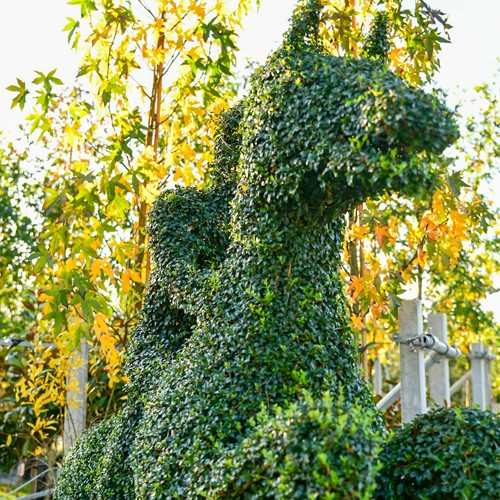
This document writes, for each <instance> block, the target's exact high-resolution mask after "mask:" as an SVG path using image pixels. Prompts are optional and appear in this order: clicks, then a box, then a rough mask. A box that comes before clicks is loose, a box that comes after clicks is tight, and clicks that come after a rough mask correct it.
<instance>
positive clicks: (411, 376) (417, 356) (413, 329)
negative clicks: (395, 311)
mask: <svg viewBox="0 0 500 500" xmlns="http://www.w3.org/2000/svg"><path fill="white" fill-rule="evenodd" d="M423 330H424V329H423V321H422V302H421V301H420V300H419V299H415V300H407V301H404V302H403V303H402V304H401V307H400V308H399V336H398V342H400V344H399V356H400V370H401V420H402V422H403V424H405V423H408V422H411V421H412V420H413V419H414V418H415V417H416V416H417V415H418V414H420V413H425V411H426V406H427V405H426V399H425V365H424V353H423V351H422V349H415V348H414V347H413V346H412V345H411V344H407V343H405V341H407V340H409V339H411V338H414V337H416V336H420V335H423Z"/></svg>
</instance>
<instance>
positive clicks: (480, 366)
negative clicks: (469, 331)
mask: <svg viewBox="0 0 500 500" xmlns="http://www.w3.org/2000/svg"><path fill="white" fill-rule="evenodd" d="M484 356H485V352H484V347H483V344H482V343H481V342H473V343H472V344H471V350H470V354H469V360H470V367H471V370H472V404H473V405H479V408H481V410H486V407H487V403H486V369H485V364H486V363H485V358H484Z"/></svg>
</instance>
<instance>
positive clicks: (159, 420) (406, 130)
mask: <svg viewBox="0 0 500 500" xmlns="http://www.w3.org/2000/svg"><path fill="white" fill-rule="evenodd" d="M321 22H322V2H321V1H319V0H311V1H307V2H303V4H302V5H301V6H300V7H299V8H298V9H297V11H296V13H295V15H294V17H293V19H292V25H291V28H290V30H289V31H288V33H287V34H286V35H285V39H284V42H283V45H282V46H281V48H280V49H278V50H277V51H276V52H275V53H274V54H273V55H272V56H271V57H270V58H269V59H268V61H267V62H266V64H265V65H264V66H263V67H262V68H260V69H259V70H258V71H257V72H256V73H255V75H254V76H253V78H252V83H251V90H250V93H249V95H248V97H247V98H246V99H244V100H243V102H242V104H241V105H240V106H239V107H238V108H237V110H236V111H233V113H231V114H229V115H228V118H226V121H225V123H224V128H223V131H222V133H221V135H220V137H219V141H218V143H217V147H216V160H215V163H214V172H213V174H212V176H211V178H212V181H211V183H209V185H208V186H207V187H205V188H203V189H201V190H197V189H194V188H182V189H177V190H174V191H170V192H167V193H165V194H164V195H162V196H161V197H160V199H159V200H158V202H157V204H156V206H155V209H154V211H153V213H152V216H151V219H152V222H151V232H152V234H151V240H152V243H153V254H154V257H155V262H156V270H155V277H154V278H153V280H152V283H151V285H150V287H149V294H148V299H147V300H146V303H145V307H144V310H143V316H144V317H143V320H142V322H141V325H140V327H139V328H138V329H137V331H136V333H135V337H134V341H133V348H132V354H131V357H130V359H129V367H128V369H129V373H130V376H131V380H132V381H131V389H130V391H131V395H132V397H131V398H130V402H129V406H128V410H127V409H126V410H125V411H124V415H125V416H124V417H123V418H122V420H121V424H120V425H119V426H118V427H117V429H120V431H119V432H118V431H117V432H116V433H115V436H118V437H117V438H116V439H115V446H114V447H113V446H110V445H109V444H108V448H109V450H110V451H109V452H108V454H107V458H106V456H105V458H104V459H102V460H100V461H99V463H100V464H101V465H100V467H101V471H102V470H104V466H103V464H108V467H109V463H111V464H113V463H114V462H113V460H115V462H116V460H117V457H120V460H122V462H123V463H124V464H125V465H122V470H130V472H125V473H124V477H125V478H126V479H124V481H128V483H127V485H128V486H127V488H125V489H122V490H120V493H119V495H118V496H116V492H117V491H118V487H115V486H113V487H112V488H111V490H110V487H109V485H110V484H116V482H115V483H113V481H112V480H110V479H109V474H111V473H109V474H108V476H106V474H104V476H102V474H101V482H100V485H101V486H100V487H101V489H102V491H105V493H103V494H102V496H103V497H106V495H107V496H108V497H109V496H111V497H112V496H113V492H114V494H115V497H114V498H118V497H123V498H133V497H134V496H136V497H140V498H203V497H206V498H215V497H222V496H225V497H226V498H236V497H248V498H280V497H282V498H290V495H292V496H293V495H295V496H297V498H299V497H300V498H304V495H305V496H307V495H312V496H313V497H314V495H316V496H318V495H319V496H324V495H325V494H326V493H332V492H333V493H335V492H336V493H335V494H337V495H341V493H342V492H344V493H345V492H347V491H349V492H350V493H349V494H351V495H358V497H360V498H362V497H363V495H365V494H368V493H367V492H369V491H371V489H372V488H373V484H372V483H373V481H372V479H373V470H374V469H373V467H374V466H373V465H372V466H367V467H364V466H360V467H358V468H356V467H353V468H352V471H354V472H352V474H350V475H349V474H347V473H346V475H345V476H342V474H340V475H339V474H337V476H336V477H334V476H333V474H332V472H331V470H332V467H333V468H335V466H336V464H338V463H346V464H347V463H348V460H347V459H346V460H340V462H339V461H338V458H339V457H338V455H339V454H342V453H343V452H342V450H343V449H344V448H345V449H346V450H347V451H346V453H351V454H353V453H356V450H355V448H356V446H358V445H359V447H360V449H363V450H365V451H364V453H360V454H359V457H360V458H359V460H363V458H362V457H363V456H365V459H364V460H365V461H369V460H371V458H372V455H373V453H371V451H372V452H373V450H375V449H376V446H377V445H376V439H375V438H373V436H372V433H371V430H370V429H369V428H370V426H371V425H373V426H375V427H376V426H377V418H376V416H375V415H374V412H373V408H374V405H373V402H372V398H371V395H370V393H369V390H368V388H367V387H366V385H365V383H364V382H363V379H362V377H361V375H360V371H359V367H358V361H357V352H356V347H355V345H354V343H353V340H352V335H351V332H350V330H349V326H348V320H347V316H346V311H345V298H344V295H345V291H344V286H343V284H342V282H341V279H340V276H339V272H338V269H339V266H340V256H341V243H342V229H343V224H344V214H345V213H346V211H348V210H349V209H350V208H352V207H354V206H356V205H358V204H359V203H361V202H363V200H365V199H366V198H368V197H372V198H373V197H377V196H379V195H381V194H382V193H384V192H388V191H391V192H399V193H403V194H412V193H414V192H415V191H418V190H419V189H428V188H429V187H430V186H431V185H432V182H433V180H434V178H435V175H434V173H433V170H432V167H431V165H432V163H433V162H432V160H433V156H434V155H435V154H438V153H440V152H441V151H442V150H443V149H444V148H445V147H446V146H447V145H448V144H450V143H451V142H452V141H453V140H454V138H455V137H456V127H455V125H454V123H453V120H452V116H451V113H450V112H449V111H448V110H447V109H446V108H445V107H444V105H443V104H442V103H441V102H439V100H438V99H437V98H435V97H433V96H430V95H428V94H426V93H424V92H423V91H421V90H418V89H414V88H412V87H410V86H409V85H408V84H406V83H405V82H404V81H403V80H402V79H401V78H399V77H398V76H396V75H394V74H393V73H391V72H390V71H389V70H388V69H387V67H386V66H385V65H384V63H383V61H381V60H376V59H373V58H371V59H350V58H337V57H333V56H331V55H329V54H328V53H326V51H325V50H324V49H323V47H322V44H321V40H320V37H319V25H320V23H321ZM151 376H153V377H154V380H150V379H149V377H151ZM148 384H149V386H150V387H149V388H148ZM325 393H326V396H325ZM328 394H329V395H328ZM340 394H342V396H341V397H340ZM332 397H333V400H335V399H339V400H341V401H342V404H341V407H340V406H339V404H338V403H334V402H332ZM360 406H361V408H363V411H359V410H355V408H359V407H360ZM279 408H283V409H284V410H283V411H282V410H279ZM345 408H351V410H350V411H351V417H349V418H350V419H351V420H352V419H354V420H355V421H351V420H349V422H351V423H349V424H346V422H348V416H347V415H344V413H343V412H344V410H345ZM127 412H128V413H127ZM131 415H134V417H133V418H132V417H131ZM352 415H357V416H356V417H353V416H352ZM360 426H361V428H364V429H368V431H366V432H359V428H360ZM123 429H125V430H123ZM329 432H330V433H331V435H332V436H333V435H339V436H340V435H342V436H344V437H343V439H345V444H343V445H342V446H340V447H339V446H337V447H336V446H334V445H333V443H332V442H331V440H330V441H329V440H328V439H326V438H325V433H326V434H327V435H328V433H329ZM335 432H337V434H335ZM273 435H274V436H275V437H276V439H275V440H274V441H273V439H270V438H269V436H271V437H272V436H273ZM266 436H267V437H266ZM346 436H347V437H346ZM349 436H350V438H349V439H351V444H352V449H353V450H354V451H350V450H351V448H350V447H349V439H348V437H349ZM306 438H307V439H309V441H310V442H309V441H308V443H307V446H305V445H304V448H303V449H302V448H300V441H301V440H303V439H306ZM356 440H357V444H356ZM109 441H110V442H112V441H113V439H112V438H111V439H110V440H109ZM273 442H275V443H276V447H277V448H278V449H276V450H270V449H269V447H271V448H272V447H273V444H272V443H273ZM342 442H343V443H344V441H342ZM123 443H126V446H124V444H123ZM297 446H299V448H297ZM77 447H78V445H77ZM117 447H118V448H119V449H120V450H121V451H120V452H117V451H116V448H117ZM77 449H78V448H77ZM124 450H125V451H124ZM370 450H371V451H370ZM105 455H106V454H105ZM356 456H357V457H358V455H356ZM318 457H320V458H318ZM344 458H345V457H344ZM315 460H316V461H317V460H319V462H317V463H316V462H315ZM297 463H300V464H301V465H300V466H299V465H297ZM308 463H311V464H312V465H311V468H310V469H308V467H307V464H308ZM367 463H368V462H367ZM290 464H291V465H290ZM294 464H295V465H294ZM365 465H366V464H365ZM294 467H295V468H294ZM370 467H371V468H372V469H370ZM115 469H116V464H115ZM369 469H370V470H371V472H370V471H368V472H366V471H367V470H369ZM67 470H68V471H70V472H68V473H67V475H66V476H65V475H64V472H63V476H62V484H63V485H68V484H70V483H71V481H72V479H71V478H72V476H73V472H71V470H76V469H75V468H74V467H73V469H71V460H70V461H69V465H68V466H67ZM107 470H112V468H111V469H109V468H108V469H107ZM308 470H309V472H308ZM356 470H358V471H359V472H358V473H356ZM294 471H295V472H294ZM329 471H330V472H329ZM361 471H363V472H361ZM115 472H116V471H115ZM322 474H323V476H322ZM362 476H363V477H364V479H363V478H362ZM102 477H108V479H105V480H104V483H106V481H107V484H108V489H107V490H106V486H104V485H103V484H104V483H103V480H102ZM131 478H133V481H132V479H131ZM325 478H327V479H325ZM328 478H329V479H328ZM339 478H340V479H339ZM64 487H66V486H63V487H60V488H59V492H60V493H59V498H64V497H65V493H64V491H70V490H69V489H66V490H64ZM113 488H115V489H114V490H113ZM294 492H295V493H294ZM339 492H340V493H339ZM342 494H343V493H342ZM345 494H346V495H347V493H345ZM72 498H75V497H74V496H73V497H72Z"/></svg>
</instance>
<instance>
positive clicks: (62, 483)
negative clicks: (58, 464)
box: [54, 417, 115, 500]
mask: <svg viewBox="0 0 500 500" xmlns="http://www.w3.org/2000/svg"><path fill="white" fill-rule="evenodd" d="M114 423H115V417H113V418H110V419H108V420H105V421H102V422H100V423H99V424H97V425H94V426H93V427H91V428H90V429H88V430H86V431H85V432H84V433H83V434H82V435H81V436H80V437H79V438H78V440H77V441H76V443H75V444H74V445H73V446H72V447H71V450H70V451H69V453H68V456H67V457H66V460H65V461H64V465H63V467H62V470H61V474H60V476H59V480H58V482H57V489H56V492H55V496H54V498H55V499H56V500H57V499H69V498H71V499H72V500H87V499H89V498H95V490H96V484H97V481H98V479H99V476H100V471H101V462H102V458H103V455H104V452H105V449H106V444H107V439H108V437H109V434H110V432H111V431H112V430H113V427H114Z"/></svg>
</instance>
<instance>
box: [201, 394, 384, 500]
mask: <svg viewBox="0 0 500 500" xmlns="http://www.w3.org/2000/svg"><path fill="white" fill-rule="evenodd" d="M382 438H383V435H382V432H381V430H380V427H379V421H378V417H377V415H376V413H375V412H373V411H370V410H367V409H366V408H365V407H363V406H361V405H359V404H357V403H354V404H351V405H347V404H345V402H344V399H343V397H342V395H340V396H339V395H338V394H337V395H335V396H332V394H330V393H325V394H324V396H323V397H322V398H320V399H313V398H312V397H311V396H310V395H309V394H307V393H306V394H305V398H304V400H301V401H300V402H298V403H294V404H293V405H291V406H290V407H289V408H287V409H285V410H284V409H282V408H280V407H277V408H274V409H273V410H271V411H270V410H267V409H265V408H264V409H263V410H262V411H261V412H259V413H258V414H257V417H256V419H255V421H253V420H252V432H251V433H250V435H249V436H248V437H247V438H245V440H244V441H243V442H242V443H241V444H240V445H239V446H238V447H237V448H235V450H234V451H233V453H231V454H228V455H227V456H226V457H225V458H224V460H223V471H224V472H223V474H222V481H221V482H222V483H223V484H222V485H218V486H217V487H214V489H213V491H212V492H211V494H210V495H209V496H210V497H213V498H215V497H217V498H255V499H259V498H276V499H284V500H285V499H297V500H298V499H305V498H307V499H316V498H317V499H345V498H360V499H367V498H371V493H372V492H373V490H374V488H375V476H376V473H377V471H378V469H379V468H380V466H381V464H380V462H379V460H378V459H377V455H378V453H379V452H380V450H381V441H382ZM217 465H218V466H220V464H217Z"/></svg>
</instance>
